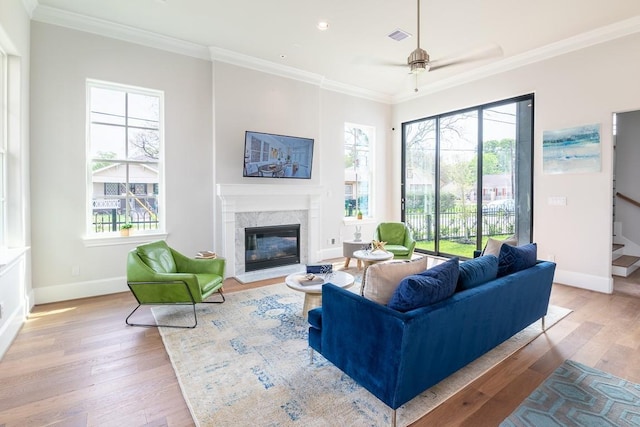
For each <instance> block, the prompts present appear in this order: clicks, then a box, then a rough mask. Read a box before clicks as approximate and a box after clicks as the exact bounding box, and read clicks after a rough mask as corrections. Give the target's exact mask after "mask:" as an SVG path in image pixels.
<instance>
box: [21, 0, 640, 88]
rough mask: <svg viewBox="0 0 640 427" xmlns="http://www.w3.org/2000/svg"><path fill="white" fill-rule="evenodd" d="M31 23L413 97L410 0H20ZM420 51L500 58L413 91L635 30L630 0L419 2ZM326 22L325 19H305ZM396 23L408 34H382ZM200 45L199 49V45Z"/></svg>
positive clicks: (444, 73)
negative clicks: (487, 52) (492, 51)
mask: <svg viewBox="0 0 640 427" xmlns="http://www.w3.org/2000/svg"><path fill="white" fill-rule="evenodd" d="M23 1H25V2H30V3H31V4H32V8H33V9H34V10H33V18H34V19H35V20H39V21H43V22H49V23H54V24H58V25H65V26H68V27H76V28H78V29H82V30H86V31H92V32H96V33H99V34H104V35H110V36H113V37H116V38H121V39H131V40H132V41H137V42H142V43H143V44H148V45H152V44H156V45H157V46H158V47H161V48H166V47H169V48H168V49H169V50H180V49H184V50H185V52H186V53H187V54H191V55H193V56H203V57H204V56H206V57H207V59H208V58H211V57H213V58H214V59H217V60H222V61H226V62H232V63H233V62H235V63H238V64H244V65H246V66H250V67H253V68H259V69H265V70H269V71H271V72H282V73H284V74H286V73H289V74H293V75H296V74H297V75H298V76H306V77H305V78H309V79H315V80H317V81H319V82H320V84H322V85H328V86H333V87H340V88H342V89H344V90H345V91H349V90H350V91H352V92H361V94H362V95H363V96H368V97H371V98H376V99H380V100H389V101H393V100H399V99H402V97H408V96H415V95H414V87H415V85H416V80H415V76H410V75H409V74H408V66H406V61H407V56H408V55H409V53H411V51H412V50H414V49H415V48H416V37H415V35H416V26H417V17H416V12H417V11H416V0H394V1H390V0H322V1H321V0H270V1H264V0H263V1H260V0H234V1H228V0H23ZM421 1H422V2H421V41H420V44H421V47H422V48H423V49H425V50H426V51H427V52H428V53H429V55H430V56H431V59H432V60H438V59H442V58H450V57H452V56H456V55H459V54H464V53H467V52H470V51H473V50H475V49H478V48H481V49H482V48H485V47H487V46H495V45H498V46H500V47H501V48H502V52H503V54H502V55H501V56H496V57H492V58H491V59H483V60H479V61H475V62H473V63H464V64H459V65H453V66H450V67H445V68H442V69H438V70H434V71H431V72H428V73H422V74H420V75H419V76H418V81H417V83H418V86H419V87H420V89H419V92H418V94H420V93H428V91H430V90H435V89H437V88H441V87H443V86H445V85H447V84H453V83H454V82H457V81H459V80H460V79H473V78H474V77H476V76H482V75H486V74H487V73H489V74H490V73H493V72H498V71H501V70H504V69H508V68H514V67H517V66H519V65H524V64H526V63H530V62H533V61H536V60H540V59H545V58H547V57H551V56H554V55H557V54H560V53H565V52H567V51H570V50H574V49H577V48H581V47H585V46H588V45H590V44H594V43H599V42H602V41H606V40H609V39H612V38H616V37H620V36H624V35H627V34H631V33H635V32H640V1H638V0H609V1H606V2H604V1H602V0H562V1H557V0H538V1H524V0H516V1H514V0H482V1H479V0H457V1H450V0H421ZM319 20H326V21H327V22H328V23H329V28H328V29H327V30H326V31H320V30H319V29H318V28H317V27H316V24H317V22H318V21H319ZM396 29H402V30H404V31H406V32H408V33H410V34H412V35H413V36H412V37H409V38H407V39H404V40H402V41H399V42H398V41H394V40H392V39H390V38H389V37H388V34H390V33H391V32H393V31H394V30H396ZM203 52H204V53H203Z"/></svg>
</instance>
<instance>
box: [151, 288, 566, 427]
mask: <svg viewBox="0 0 640 427" xmlns="http://www.w3.org/2000/svg"><path fill="white" fill-rule="evenodd" d="M353 291H354V292H357V290H356V289H355V287H354V290H353ZM303 299H304V298H303V294H302V293H298V292H295V291H293V290H291V289H289V288H288V287H286V285H284V284H277V285H270V286H263V287H260V288H255V289H248V290H243V291H239V292H234V293H233V298H229V300H228V301H227V302H226V303H225V304H222V305H218V306H215V307H212V306H200V308H199V311H198V317H200V318H201V322H202V323H203V324H207V325H209V326H210V327H207V328H196V329H193V330H191V331H189V333H186V334H185V333H184V331H180V330H176V329H169V328H161V329H160V334H161V335H162V340H163V342H164V345H165V347H166V350H167V353H168V354H169V357H170V359H171V364H172V365H173V368H174V369H175V371H176V375H177V377H178V379H179V382H180V389H181V390H182V393H183V395H184V398H185V400H186V401H187V403H188V406H189V408H190V410H191V414H192V415H193V419H194V425H199V426H218V425H225V424H226V425H229V424H233V425H256V420H260V423H259V424H261V425H274V426H275V425H280V426H287V425H294V424H295V425H336V424H337V421H336V420H340V424H341V425H351V426H356V425H371V426H373V425H385V426H390V422H384V421H383V418H385V417H388V415H390V411H389V409H388V408H387V407H386V406H385V405H384V404H383V403H382V402H381V401H379V400H378V399H376V398H375V397H374V396H373V395H372V394H371V393H369V392H368V391H366V390H365V389H364V388H362V387H361V386H359V385H358V384H356V383H355V381H353V380H352V379H351V378H349V377H348V376H347V375H344V374H343V373H342V371H340V370H339V369H338V368H336V367H335V366H334V365H333V364H332V363H330V362H327V361H326V360H323V359H322V356H319V355H317V354H316V357H315V363H314V364H313V365H309V358H308V356H307V354H308V353H307V352H308V343H307V339H306V337H307V333H308V329H309V324H308V323H307V319H306V316H301V315H300V312H301V310H302V306H303ZM153 311H154V314H155V315H156V316H157V317H158V319H160V320H164V321H167V322H168V321H169V320H170V319H169V318H172V319H171V321H175V322H177V321H178V319H177V318H176V317H184V318H186V316H187V315H188V313H184V308H182V311H180V308H178V307H169V306H164V307H159V308H154V309H153ZM558 318H559V317H558V316H555V315H554V310H553V306H552V307H549V313H548V315H547V325H551V324H552V323H554V322H555V321H557V320H558ZM541 332H542V331H541V329H540V322H536V323H535V324H533V325H531V327H529V328H526V329H525V330H524V331H523V332H522V333H520V334H518V336H517V337H515V338H514V339H511V340H507V341H506V342H505V343H504V344H502V345H500V346H499V347H498V348H496V349H495V350H494V351H491V352H490V353H488V354H486V355H485V356H483V357H480V358H479V359H477V360H476V361H474V362H472V363H471V364H470V365H467V366H466V367H465V368H463V369H461V370H460V371H458V372H456V373H455V374H453V375H451V376H449V377H448V378H446V379H445V380H443V381H441V382H440V383H439V384H437V385H436V386H434V387H432V388H431V389H430V390H429V392H428V393H423V394H421V395H419V396H417V397H416V398H415V399H413V400H411V401H410V402H408V403H407V404H406V406H405V407H404V408H402V409H401V410H400V411H399V413H398V425H408V424H410V423H412V422H414V421H416V420H417V419H419V418H420V417H421V416H423V415H424V414H425V413H427V412H429V411H431V410H432V409H434V408H435V407H437V406H438V405H439V404H440V403H442V402H443V401H445V400H446V399H448V398H450V397H451V396H452V395H454V394H455V393H456V392H458V391H459V390H460V389H462V388H463V387H464V386H466V385H467V384H469V383H470V382H472V381H473V380H475V379H476V378H478V377H479V376H480V375H482V374H483V373H485V372H486V371H487V370H489V369H491V368H492V367H493V366H495V365H496V364H498V363H500V362H501V361H502V360H504V359H505V358H507V357H508V356H509V355H511V354H513V353H514V352H515V351H516V350H517V349H519V348H521V347H523V346H525V345H526V344H527V343H528V342H530V341H531V340H532V339H533V338H535V337H536V336H538V335H540V333H541ZM186 348H188V349H189V351H185V350H184V349H186ZM229 384H242V388H239V387H231V386H229ZM239 390H240V391H241V393H239ZM256 402H259V403H260V404H256ZM293 419H295V420H296V421H295V422H294V421H292V420H293ZM387 421H388V418H387ZM234 423H235V424H234Z"/></svg>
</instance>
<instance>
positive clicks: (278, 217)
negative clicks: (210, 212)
mask: <svg viewBox="0 0 640 427" xmlns="http://www.w3.org/2000/svg"><path fill="white" fill-rule="evenodd" d="M217 193H218V197H219V198H220V201H221V218H222V248H221V250H220V251H219V252H220V253H221V255H222V256H223V257H224V258H225V259H226V260H227V268H226V275H227V277H235V276H236V275H238V274H242V273H244V272H245V264H244V229H245V228H246V227H262V226H269V225H285V224H300V263H301V264H308V263H310V262H317V258H318V253H319V249H320V247H319V235H320V233H319V231H320V218H319V214H320V198H321V194H322V191H321V188H320V187H316V186H309V185H291V184H290V185H287V184H286V183H284V182H283V183H281V184H261V185H260V184H218V185H217Z"/></svg>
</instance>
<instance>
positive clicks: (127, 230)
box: [120, 222, 133, 237]
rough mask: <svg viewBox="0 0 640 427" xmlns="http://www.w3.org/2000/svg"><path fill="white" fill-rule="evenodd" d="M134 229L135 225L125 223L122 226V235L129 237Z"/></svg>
mask: <svg viewBox="0 0 640 427" xmlns="http://www.w3.org/2000/svg"><path fill="white" fill-rule="evenodd" d="M132 228H133V224H131V223H128V222H125V223H124V224H122V225H121V226H120V235H121V236H124V237H126V236H128V235H129V233H130V232H131V231H130V230H131V229H132Z"/></svg>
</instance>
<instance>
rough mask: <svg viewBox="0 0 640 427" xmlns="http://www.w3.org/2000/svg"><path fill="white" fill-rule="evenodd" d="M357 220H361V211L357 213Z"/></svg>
mask: <svg viewBox="0 0 640 427" xmlns="http://www.w3.org/2000/svg"><path fill="white" fill-rule="evenodd" d="M358 219H362V211H358Z"/></svg>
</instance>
